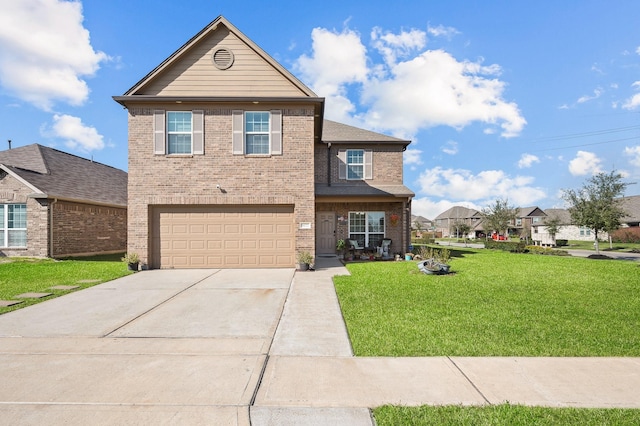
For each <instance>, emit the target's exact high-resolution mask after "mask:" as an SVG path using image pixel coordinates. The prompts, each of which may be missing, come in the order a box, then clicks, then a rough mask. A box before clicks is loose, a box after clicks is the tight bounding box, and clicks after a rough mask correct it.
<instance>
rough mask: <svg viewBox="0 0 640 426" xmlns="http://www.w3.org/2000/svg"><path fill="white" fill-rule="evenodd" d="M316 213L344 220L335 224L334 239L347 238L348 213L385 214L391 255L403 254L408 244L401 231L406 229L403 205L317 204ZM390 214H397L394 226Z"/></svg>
mask: <svg viewBox="0 0 640 426" xmlns="http://www.w3.org/2000/svg"><path fill="white" fill-rule="evenodd" d="M316 209H317V211H318V212H330V211H333V212H335V213H336V216H342V217H344V218H346V221H344V222H337V223H336V239H345V240H346V239H347V238H349V222H348V220H349V212H361V211H364V212H380V211H383V212H385V238H391V240H392V245H391V251H392V252H393V253H396V252H399V253H404V252H405V250H406V248H407V246H408V242H407V241H406V239H407V238H406V235H405V232H404V231H403V230H405V229H407V228H406V227H404V226H403V218H404V216H403V203H392V202H390V203H384V202H382V203H372V202H369V203H362V202H353V203H339V202H338V203H318V204H317V206H316ZM392 214H397V215H398V216H399V217H400V219H399V221H398V223H397V224H396V225H392V224H391V221H390V220H389V218H390V216H391V215H392Z"/></svg>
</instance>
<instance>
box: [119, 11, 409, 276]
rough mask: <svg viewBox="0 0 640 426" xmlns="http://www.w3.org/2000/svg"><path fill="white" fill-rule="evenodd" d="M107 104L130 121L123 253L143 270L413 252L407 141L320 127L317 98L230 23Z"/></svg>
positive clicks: (209, 30) (214, 26)
mask: <svg viewBox="0 0 640 426" xmlns="http://www.w3.org/2000/svg"><path fill="white" fill-rule="evenodd" d="M114 99H115V100H116V101H117V102H119V103H120V104H122V105H123V106H124V107H125V108H126V109H127V111H128V120H129V185H128V206H129V208H128V212H129V217H128V219H129V220H128V226H129V231H128V250H129V251H130V252H136V253H138V254H139V255H140V257H141V260H142V262H143V263H144V264H146V265H147V266H148V267H150V268H198V267H223V268H224V267H226V268H233V267H255V268H258V267H292V266H294V264H295V262H296V255H297V253H299V252H301V251H308V252H311V253H314V254H322V253H335V245H336V241H337V239H338V238H344V239H347V238H353V239H357V240H358V241H360V242H361V243H362V244H364V245H365V246H375V245H377V244H379V242H380V241H381V240H382V238H391V239H392V250H393V251H399V252H402V251H404V250H405V249H406V247H407V246H408V244H409V230H410V219H409V218H410V214H411V199H412V197H413V195H414V194H413V193H412V192H411V191H410V190H409V189H407V188H406V187H405V186H404V185H403V181H402V168H403V163H402V155H403V151H404V150H405V149H406V146H407V145H408V144H409V143H410V142H409V141H405V140H400V139H397V138H392V137H389V136H385V135H381V134H377V133H374V132H369V131H366V130H362V129H357V128H354V127H351V126H346V125H343V124H339V123H335V122H331V121H328V120H325V119H324V105H325V104H324V98H321V97H318V96H317V95H316V94H315V93H314V92H313V91H312V90H310V89H309V88H308V87H307V86H305V85H304V84H303V83H302V82H301V81H300V80H298V79H297V78H296V77H295V76H293V75H292V74H291V73H290V72H289V71H287V70H286V69H285V68H284V67H282V66H281V65H280V64H278V63H277V62H276V61H275V60H274V59H273V58H272V57H270V56H269V55H268V54H267V53H266V52H264V51H263V50H262V49H261V48H260V47H259V46H257V45H256V44H255V43H254V42H252V41H251V40H250V39H249V38H248V37H246V36H245V35H244V34H243V33H241V32H240V31H239V30H238V29H237V28H235V27H234V26H233V25H232V24H231V23H229V22H228V21H227V20H226V19H225V18H224V17H218V18H217V19H215V20H214V21H213V22H212V23H211V24H209V25H208V26H206V27H205V28H204V29H203V30H202V31H200V32H199V33H198V34H196V35H195V36H194V37H193V38H192V39H191V40H189V41H188V42H187V43H186V44H184V45H183V46H182V47H180V48H179V49H178V50H177V51H176V52H175V53H173V54H172V55H171V56H169V57H168V58H167V59H166V60H165V61H163V62H162V63H161V64H160V65H158V66H157V67H156V68H155V69H154V70H152V71H151V72H150V73H149V74H148V75H146V76H145V77H144V78H143V79H142V80H140V81H139V82H138V83H136V84H135V85H134V86H133V87H132V88H131V89H129V90H128V91H127V92H126V93H125V94H124V95H123V96H115V97H114Z"/></svg>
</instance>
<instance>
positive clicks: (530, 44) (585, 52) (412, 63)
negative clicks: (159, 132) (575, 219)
mask: <svg viewBox="0 0 640 426" xmlns="http://www.w3.org/2000/svg"><path fill="white" fill-rule="evenodd" d="M218 15H224V16H225V17H226V18H227V19H228V20H230V21H231V22H232V23H233V24H234V25H235V26H236V27H238V29H240V31H242V32H243V33H245V34H246V35H247V36H248V37H249V38H251V39H252V40H253V41H254V42H256V43H257V44H258V45H259V46H261V47H262V48H263V49H264V50H265V51H266V52H267V53H269V54H270V55H271V56H273V57H274V58H275V59H276V60H277V61H279V62H280V63H281V64H282V65H283V66H285V67H286V68H287V69H289V70H290V71H291V72H293V73H294V74H295V75H296V76H297V77H298V78H300V79H301V80H302V81H303V82H304V83H306V84H307V85H308V86H309V87H311V88H312V89H313V90H314V91H315V92H316V93H317V94H318V95H319V96H324V97H326V117H327V118H330V119H334V120H337V121H341V122H344V123H347V124H352V125H356V126H360V127H364V128H368V129H371V130H375V131H379V132H382V133H386V134H390V135H395V136H398V137H402V138H407V139H410V140H412V141H413V142H412V144H411V145H410V146H409V149H408V150H407V151H406V153H405V170H404V180H405V184H406V185H407V186H408V187H410V188H411V189H412V190H413V191H414V192H415V193H416V197H415V199H414V202H413V212H414V214H419V215H423V216H425V217H428V218H434V217H435V216H436V215H438V214H439V213H441V212H442V211H444V210H446V209H447V208H449V207H451V206H453V205H463V206H466V207H470V208H478V209H480V208H482V207H485V206H487V205H489V204H492V202H493V201H494V200H495V199H497V198H503V199H504V198H507V199H508V200H509V202H510V204H513V205H516V206H522V207H524V206H534V205H537V206H539V207H541V208H543V209H544V208H551V207H562V206H563V201H562V199H561V197H560V194H561V191H562V190H563V189H575V188H579V187H580V186H582V184H583V183H584V182H585V180H586V179H587V178H589V177H590V176H592V175H593V174H594V173H597V172H599V171H603V172H609V171H611V170H614V169H615V170H617V171H619V172H622V173H623V175H624V176H625V180H626V181H627V182H639V181H640V25H638V17H639V16H640V2H638V1H637V0H620V1H615V2H607V1H589V0H580V1H577V0H576V1H571V0H569V1H563V2H556V1H537V2H531V1H529V2H520V1H470V0H468V1H446V2H445V1H441V2H435V1H428V2H427V1H416V0H414V1H406V0H396V1H394V2H393V3H392V2H389V1H375V0H369V1H359V0H358V1H350V2H346V1H334V0H328V1H324V2H299V1H289V0H284V1H278V2H263V1H252V0H248V1H244V2H237V1H214V0H208V1H200V0H191V1H189V2H188V3H177V2H175V1H166V0H156V1H147V0H136V1H131V0H109V1H98V0H90V1H83V2H70V1H61V0H21V1H20V2H8V4H6V5H4V6H3V13H2V15H0V108H1V111H2V114H1V117H2V119H1V120H0V148H2V149H6V147H7V145H6V140H8V139H11V140H12V141H13V146H14V147H18V146H22V145H27V144H31V143H36V142H37V143H40V144H42V145H47V146H52V147H55V148H58V149H61V150H63V151H67V152H71V153H73V154H76V155H80V156H83V157H86V158H91V157H92V158H94V159H95V160H96V161H100V162H102V163H105V164H109V165H112V166H114V167H118V168H121V169H124V170H126V169H127V115H126V111H125V110H123V109H122V107H121V106H120V105H119V104H117V103H116V102H114V101H113V100H112V99H111V97H112V96H113V95H121V94H123V93H124V92H125V91H126V90H127V89H129V88H130V87H131V86H133V85H134V84H135V83H136V82H137V81H138V80H139V79H140V78H142V77H144V76H145V75H146V74H147V73H148V72H149V71H151V70H152V69H153V68H154V67H155V66H156V65H158V64H159V63H160V62H162V61H163V60H164V59H165V58H166V57H168V56H169V55H170V54H172V53H173V52H174V51H175V50H176V49H178V48H179V47H180V46H181V45H182V44H184V43H185V42H186V41H187V40H189V39H190V38H191V37H192V36H193V35H195V34H196V33H197V32H198V31H200V30H201V29H202V28H203V27H205V26H206V25H207V24H208V23H209V22H211V21H212V20H214V19H215V18H216V17H217V16H218ZM637 194H640V187H639V186H638V184H632V185H630V186H629V187H628V188H627V193H626V195H637Z"/></svg>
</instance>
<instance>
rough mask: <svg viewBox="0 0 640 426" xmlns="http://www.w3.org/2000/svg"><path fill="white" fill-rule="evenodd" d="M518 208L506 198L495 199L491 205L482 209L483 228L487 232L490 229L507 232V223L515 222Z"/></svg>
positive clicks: (506, 233)
mask: <svg viewBox="0 0 640 426" xmlns="http://www.w3.org/2000/svg"><path fill="white" fill-rule="evenodd" d="M517 215H518V209H517V208H515V207H513V206H510V205H509V201H508V200H507V199H504V200H502V199H497V200H496V201H495V203H494V204H493V205H490V206H488V207H485V208H483V209H482V217H483V221H484V225H485V226H484V228H485V231H487V234H489V233H490V232H491V231H496V232H498V233H501V232H504V235H505V236H506V235H508V234H509V223H511V222H515V220H516V216H517Z"/></svg>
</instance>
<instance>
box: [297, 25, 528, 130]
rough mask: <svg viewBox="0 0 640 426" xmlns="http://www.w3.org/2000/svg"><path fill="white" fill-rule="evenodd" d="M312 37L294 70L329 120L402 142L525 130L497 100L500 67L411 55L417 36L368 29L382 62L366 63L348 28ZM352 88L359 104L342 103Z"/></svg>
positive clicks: (509, 106)
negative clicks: (458, 132)
mask: <svg viewBox="0 0 640 426" xmlns="http://www.w3.org/2000/svg"><path fill="white" fill-rule="evenodd" d="M311 37H312V40H313V53H312V54H311V56H307V55H303V56H301V57H300V58H298V60H297V61H296V63H295V66H294V68H295V70H296V71H297V72H298V73H299V74H300V75H301V77H302V79H303V80H304V81H306V82H307V83H308V84H309V85H310V86H311V87H312V88H313V89H314V91H315V92H316V93H317V94H318V95H320V96H324V97H325V98H327V101H326V107H327V110H326V113H327V116H328V118H332V119H336V120H341V121H345V122H348V123H352V124H356V123H354V120H359V121H360V122H361V123H360V124H361V125H364V126H366V127H368V128H371V129H375V130H379V131H383V130H387V131H390V132H391V133H393V134H395V135H400V136H402V137H407V136H410V135H414V134H415V133H417V131H418V130H419V129H424V128H429V127H435V126H451V127H454V128H457V129H461V128H463V127H465V126H467V125H469V124H471V123H473V122H481V123H484V124H486V125H487V126H488V127H489V128H494V127H496V126H499V127H500V128H501V135H502V136H503V137H507V138H509V137H514V136H517V135H519V134H520V132H521V131H522V129H523V128H524V126H525V124H526V120H525V119H524V117H523V116H522V114H521V113H520V110H519V109H518V106H517V104H516V103H514V102H508V101H506V100H504V99H503V93H504V89H505V86H506V85H505V83H504V82H503V81H501V80H499V79H498V76H499V75H500V72H501V68H500V66H498V65H495V64H493V65H488V66H485V65H483V64H482V61H481V60H479V61H477V62H470V61H458V60H457V59H456V58H454V57H453V56H452V55H451V54H449V53H447V52H445V51H443V50H427V51H424V52H422V53H419V54H416V52H417V51H419V50H422V49H423V47H424V46H425V43H426V39H425V38H424V33H423V32H421V31H419V30H411V31H409V32H407V31H403V32H401V33H400V34H393V33H389V32H384V31H383V30H381V29H379V28H376V29H374V30H373V32H372V34H371V37H372V44H373V46H374V48H375V49H376V50H377V51H379V52H380V53H381V55H382V57H383V61H382V62H381V63H380V62H379V63H374V61H373V60H372V59H371V58H369V57H368V56H367V49H366V48H365V47H364V45H363V43H362V41H361V38H360V35H359V34H358V33H356V32H354V31H351V30H349V29H345V30H343V31H342V32H341V33H338V32H335V31H329V30H326V29H323V28H316V29H314V30H313V31H312V34H311ZM354 85H358V86H357V87H354ZM352 88H355V89H359V90H360V93H361V97H360V104H359V105H356V103H355V102H357V101H356V100H355V99H354V98H353V97H351V98H350V97H349V96H348V94H349V93H348V90H349V89H352ZM356 109H357V110H358V112H357V113H356Z"/></svg>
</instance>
